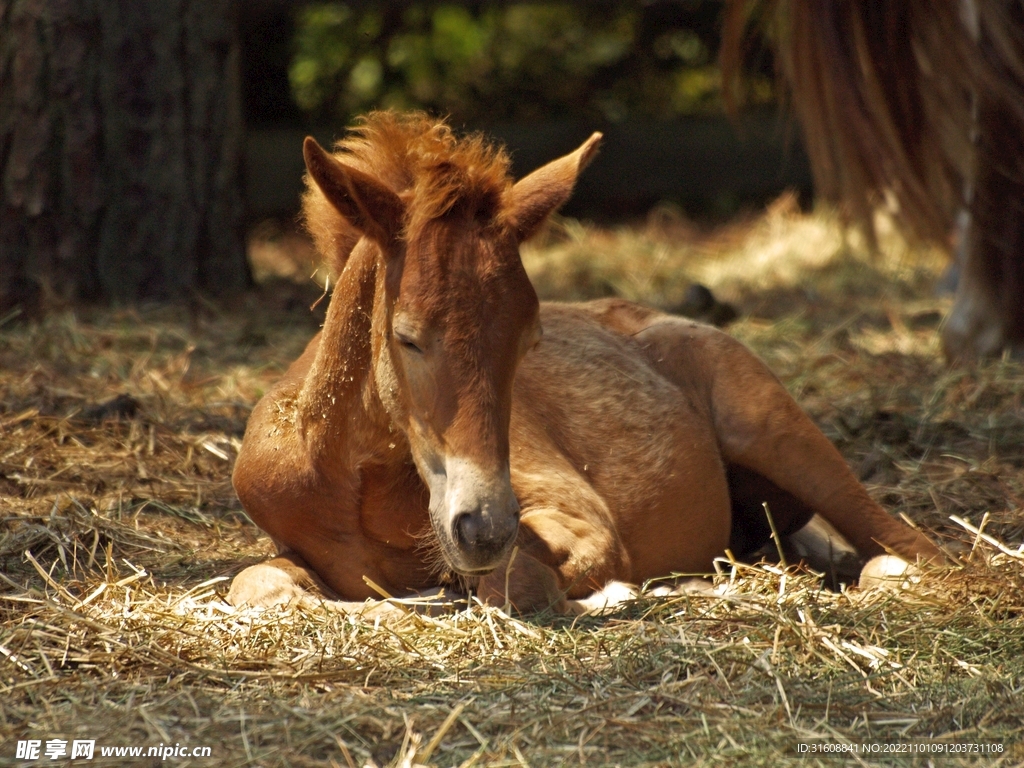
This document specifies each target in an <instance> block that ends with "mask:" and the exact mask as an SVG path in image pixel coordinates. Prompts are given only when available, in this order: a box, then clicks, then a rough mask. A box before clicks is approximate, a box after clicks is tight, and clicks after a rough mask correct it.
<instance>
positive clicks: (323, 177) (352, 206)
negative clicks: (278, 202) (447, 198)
mask: <svg viewBox="0 0 1024 768" xmlns="http://www.w3.org/2000/svg"><path fill="white" fill-rule="evenodd" d="M302 156H303V158H304V159H305V160H306V170H307V171H309V175H310V177H311V178H312V179H313V181H315V182H316V185H317V186H318V187H319V188H320V191H321V192H323V194H324V197H326V198H327V200H328V201H329V202H330V203H331V205H333V206H334V207H335V208H337V209H338V212H339V213H340V214H341V215H342V216H344V217H345V218H346V219H348V221H349V223H350V224H352V226H354V227H355V228H356V229H358V230H359V231H360V232H362V233H363V234H364V235H366V236H367V237H370V238H372V239H374V240H376V241H377V242H378V243H380V244H381V245H386V244H388V243H389V242H391V240H393V239H395V238H396V237H398V236H399V235H400V234H401V231H402V221H403V219H404V217H405V204H404V203H403V202H402V201H401V199H400V198H399V197H398V195H396V194H395V193H394V192H392V191H391V189H390V188H389V187H387V186H385V185H384V184H382V183H381V182H379V181H378V180H377V179H375V178H374V177H373V176H370V175H369V174H367V173H363V172H362V171H360V170H358V169H356V168H353V167H352V166H350V165H345V163H342V162H341V161H340V160H338V159H337V158H335V157H334V156H333V155H330V154H328V153H327V152H326V151H325V150H324V148H323V147H321V146H320V145H319V144H317V143H316V139H314V138H313V137H312V136H307V137H306V140H305V141H304V142H303V143H302Z"/></svg>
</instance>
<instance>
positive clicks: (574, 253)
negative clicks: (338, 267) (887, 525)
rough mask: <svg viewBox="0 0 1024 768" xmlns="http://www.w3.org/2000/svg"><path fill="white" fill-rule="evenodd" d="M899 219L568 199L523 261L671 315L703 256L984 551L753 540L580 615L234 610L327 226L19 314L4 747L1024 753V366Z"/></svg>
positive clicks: (928, 507)
mask: <svg viewBox="0 0 1024 768" xmlns="http://www.w3.org/2000/svg"><path fill="white" fill-rule="evenodd" d="M882 233H883V237H882V241H881V246H882V247H881V253H880V254H876V255H873V256H872V255H868V254H867V252H866V248H865V246H864V244H863V242H862V240H861V239H860V238H859V237H857V236H856V235H855V234H850V233H845V232H844V231H843V230H842V229H841V228H840V227H839V226H838V225H837V223H836V220H835V218H834V217H833V216H832V215H831V214H830V213H828V212H827V211H826V212H818V213H814V214H804V213H801V212H800V211H799V210H798V209H797V208H796V206H795V204H794V202H793V201H792V199H790V198H782V199H780V200H779V201H778V202H776V203H775V204H774V205H773V206H771V207H770V208H769V209H768V210H767V211H765V212H764V213H763V214H760V215H757V216H750V217H747V218H745V219H743V220H741V221H737V222H736V223H734V224H732V225H730V226H728V227H722V228H719V229H714V230H707V229H703V228H701V227H698V226H696V225H693V224H692V223H690V222H688V221H686V220H685V219H684V218H683V217H681V216H680V215H679V214H678V213H677V212H675V211H673V210H672V209H669V208H665V209H662V210H659V211H656V212H655V213H654V214H652V215H651V217H650V220H649V221H648V222H646V223H642V224H639V225H637V226H633V227H622V228H617V229H601V228H598V227H594V226H589V225H586V224H581V223H579V222H576V221H572V220H558V221H556V222H555V223H554V224H553V225H552V226H551V227H550V228H549V230H548V231H547V232H546V233H545V234H544V235H543V236H542V237H541V238H539V239H538V242H536V243H534V244H531V245H529V246H528V247H526V248H524V262H525V263H526V265H527V268H528V270H529V272H530V274H531V276H532V277H533V279H534V282H535V285H536V286H537V288H538V292H539V293H540V294H541V296H542V298H547V299H568V300H578V299H586V298H593V297H597V296H604V295H620V296H624V297H626V298H630V299H635V300H639V301H644V302H646V303H650V304H653V305H655V306H660V307H662V308H665V309H669V310H674V309H679V308H680V307H682V306H683V305H684V304H685V301H686V297H687V289H688V288H689V287H690V286H691V285H692V284H693V283H694V282H700V283H702V284H704V285H707V286H709V287H710V288H711V289H712V290H713V291H714V292H715V295H716V296H717V297H718V299H720V300H722V301H725V302H728V303H729V304H730V305H731V306H732V307H734V308H735V309H736V310H737V312H738V315H739V317H738V319H737V320H735V321H734V322H733V323H732V324H731V325H730V326H729V328H728V330H729V332H730V333H732V334H733V335H735V336H736V337H737V338H739V339H741V340H742V341H744V342H745V343H746V344H748V345H749V346H751V347H752V348H753V349H754V350H755V351H756V352H757V353H758V354H759V355H761V356H762V357H763V358H764V359H765V360H766V362H767V363H768V364H769V365H770V366H771V367H772V369H773V370H774V371H775V372H776V373H777V374H778V375H779V377H780V378H781V379H782V380H783V382H784V383H785V385H786V386H787V387H788V389H789V390H790V392H792V393H793V395H794V396H795V397H796V398H797V400H798V401H799V402H800V403H801V405H802V406H803V407H804V408H805V410H807V411H808V413H810V415H811V416H812V417H813V418H814V420H815V421H816V422H817V423H818V424H819V426H820V427H821V428H822V430H823V431H824V432H825V433H826V434H827V435H828V436H829V437H830V438H831V439H832V440H833V441H834V442H835V443H836V445H837V446H838V447H839V449H840V451H841V452H842V453H843V454H844V456H845V457H846V458H847V460H848V461H849V463H850V464H851V466H852V467H853V468H854V470H855V472H856V473H857V474H858V475H859V477H860V478H861V479H862V480H863V481H864V483H865V484H866V485H867V487H868V489H869V491H870V492H871V494H872V495H873V496H874V497H875V498H876V499H877V500H878V501H879V502H880V503H882V504H883V505H884V506H885V507H886V508H887V509H888V510H890V511H891V512H892V514H894V515H901V516H903V517H905V518H906V519H907V520H909V521H910V522H911V523H913V524H915V525H918V526H920V527H922V528H924V529H925V530H927V531H928V532H930V534H931V535H932V536H934V538H935V539H936V540H937V541H939V542H941V543H942V544H943V545H944V546H946V547H947V549H948V551H949V552H950V553H951V554H953V555H954V556H955V557H956V558H958V563H959V564H958V566H957V568H956V569H954V570H953V571H951V572H949V573H946V574H942V575H937V576H934V577H931V578H928V579H925V580H924V581H923V582H922V583H920V584H918V585H911V586H910V587H909V588H908V589H906V590H904V591H902V592H892V591H879V592H861V591H858V590H856V589H848V590H844V591H840V592H833V591H828V590H824V589H823V588H822V587H821V583H820V579H818V578H817V577H816V576H815V575H814V574H811V573H808V572H806V571H802V570H800V569H798V568H790V569H788V570H784V569H781V568H779V567H777V566H773V565H760V566H742V565H738V564H737V565H730V564H729V563H727V562H726V563H723V564H722V565H721V569H720V573H719V575H718V576H717V577H716V579H715V584H716V592H715V594H712V595H693V596H687V597H675V598H657V597H651V596H645V597H641V598H640V599H638V600H636V601H633V602H630V603H628V604H626V605H624V606H623V607H621V608H620V609H618V610H616V611H615V612H613V613H611V614H609V615H605V616H599V617H585V618H582V619H578V620H576V621H571V620H568V619H561V618H556V617H551V616H539V617H514V616H508V615H506V614H504V613H503V612H501V611H499V610H497V609H491V608H484V607H481V606H474V608H473V609H472V610H471V611H469V612H466V613H462V614H459V615H455V616H447V617H440V618H429V617H424V616H417V615H410V616H408V617H406V618H404V619H402V620H401V621H399V622H397V623H384V624H382V623H379V622H374V621H373V620H364V619H361V618H358V617H353V616H343V615H338V614H336V613H332V612H330V611H327V610H323V609H310V610H305V611H302V610H297V609H291V610H289V609H281V610H273V611H258V610H251V609H250V610H243V611H237V610H235V609H233V608H231V607H230V606H228V605H226V604H225V603H224V601H223V596H224V594H225V593H226V587H227V583H228V580H229V579H230V578H231V576H232V575H233V574H234V573H236V572H237V571H238V570H239V569H240V568H242V567H244V566H245V565H248V564H251V563H255V562H258V561H259V560H260V559H262V558H264V557H265V556H266V555H267V554H269V553H270V552H271V545H270V542H269V541H268V539H267V538H266V537H265V536H264V535H262V534H261V533H260V532H259V531H258V530H257V529H256V528H255V527H254V526H253V525H252V524H251V523H250V522H249V521H248V519H247V518H246V516H245V514H244V513H243V511H242V509H241V507H240V505H239V503H238V501H237V499H236V498H235V496H234V493H233V491H232V488H231V483H230V472H231V467H232V462H233V461H234V457H235V455H236V453H237V450H238V447H239V445H240V441H241V438H242V435H243V433H244V429H245V423H246V418H247V416H248V414H249V412H250V410H251V408H252V407H253V405H254V404H255V402H256V401H257V400H258V398H259V397H260V396H261V394H262V393H263V392H264V391H265V390H266V389H267V388H268V386H270V384H271V383H272V382H273V381H274V380H275V378H276V377H277V376H279V375H280V373H281V371H282V370H283V369H284V367H285V366H286V365H287V364H288V362H290V361H291V360H292V359H293V358H294V357H295V356H297V355H298V353H299V352H300V351H301V349H302V348H303V346H304V345H305V343H306V341H308V339H309V337H310V336H311V335H312V334H313V333H314V332H315V330H316V328H317V327H318V324H319V322H320V318H321V317H322V310H323V306H324V303H325V302H324V303H321V304H320V305H319V306H318V307H317V309H316V310H315V311H310V309H309V305H310V304H312V303H313V302H314V301H315V300H316V298H317V296H318V295H319V293H320V289H319V287H318V286H317V285H316V284H315V283H314V282H313V281H311V280H309V279H308V276H309V275H310V274H312V273H313V267H312V266H311V265H310V264H309V259H310V254H309V252H308V250H307V247H306V246H305V245H304V244H303V243H302V241H301V240H300V239H296V238H295V236H294V234H293V233H290V232H288V231H286V230H282V229H280V228H275V227H274V226H271V225H267V226H264V227H262V228H261V229H259V230H257V232H256V236H255V239H254V240H253V243H252V251H253V252H254V253H257V254H258V255H257V259H258V261H259V264H258V265H257V266H258V267H259V269H258V270H257V271H258V274H259V276H260V277H261V279H263V280H264V281H265V282H264V283H263V284H262V285H261V287H260V289H259V290H258V291H256V292H254V293H252V294H251V295H249V296H247V297H243V298H240V299H238V300H236V301H235V302H233V303H232V304H230V305H225V306H221V305H214V304H212V303H207V302H205V301H203V300H201V299H197V300H196V301H195V302H194V303H193V305H192V306H190V307H178V308H166V307H140V308H133V309H121V310H102V311H100V310H89V309H67V310H64V311H57V312H54V313H51V314H50V315H48V316H47V317H46V318H45V319H44V320H42V321H41V322H34V323H21V322H19V318H16V317H8V318H0V517H2V526H0V579H2V584H0V611H2V617H3V619H2V624H0V765H8V764H9V765H26V764H32V763H31V761H29V762H26V761H25V760H23V759H18V755H17V750H18V748H19V746H18V745H19V742H27V741H28V740H30V739H35V740H39V742H40V754H41V758H40V760H39V762H45V763H46V764H72V765H76V764H79V763H80V762H85V761H84V760H83V759H81V758H77V759H74V760H70V754H71V749H72V744H73V742H74V740H95V750H96V752H95V759H96V760H97V761H99V762H104V761H105V764H111V765H113V764H117V765H121V764H124V765H157V764H176V765H224V766H235V765H237V766H250V765H251V766H304V765H341V766H349V765H358V766H363V765H378V766H383V765H386V764H390V765H396V766H397V765H402V766H413V765H421V764H422V765H439V766H458V765H463V766H468V765H488V766H498V765H533V766H544V765H563V764H581V765H582V764H592V765H678V764H691V763H692V764H699V765H704V764H729V765H731V764H735V763H744V764H765V765H767V764H771V765H778V764H784V763H786V762H789V761H793V762H799V763H800V764H801V765H813V764H818V763H825V762H834V757H835V754H836V752H835V751H836V750H845V752H842V753H841V754H842V755H843V756H844V759H845V760H846V761H849V762H854V761H857V762H862V761H867V762H878V761H879V760H882V761H883V762H885V763H887V764H893V763H895V764H903V763H907V764H910V763H914V764H918V763H920V764H924V763H925V762H927V761H929V760H934V761H937V760H938V759H939V757H937V756H941V759H942V760H943V762H944V763H950V761H952V763H951V764H960V763H972V762H984V763H986V764H1005V765H1020V764H1024V736H1022V725H1021V724H1022V723H1024V704H1022V702H1024V661H1022V660H1024V619H1022V610H1024V591H1022V588H1024V545H1022V542H1024V406H1022V393H1024V366H1022V365H1021V364H1019V363H1016V362H1013V361H1010V360H994V361H988V362H984V363H982V364H979V365H977V366H975V367H971V368H965V367H958V368H951V367H948V366H947V365H946V363H945V362H944V361H943V360H942V357H941V351H940V347H939V343H938V333H937V329H938V327H939V323H940V321H941V317H942V316H943V313H944V312H945V311H946V309H947V308H948V306H949V303H950V299H949V297H948V296H941V295H937V293H936V286H937V284H938V283H939V281H940V279H941V275H942V271H943V269H944V266H945V264H944V261H943V259H942V257H941V255H940V254H937V253H935V252H933V251H930V250H927V249H923V248H918V247H910V246H907V245H906V244H905V243H903V242H902V241H901V240H900V239H899V238H898V237H896V236H895V235H894V234H891V233H887V231H886V230H885V227H884V222H883V227H882ZM275 276H276V277H275ZM296 281H297V282H296ZM979 531H980V532H979ZM53 740H63V741H66V742H67V754H66V756H64V757H59V758H58V760H60V761H63V762H58V760H53V761H51V760H50V759H49V758H48V757H47V755H46V753H45V750H46V748H47V746H48V744H47V742H48V741H53ZM801 744H803V745H812V746H806V747H801ZM887 744H889V745H892V744H895V745H902V746H897V747H895V748H899V749H902V750H904V751H901V752H896V753H892V752H889V753H886V752H884V750H885V749H887V747H886V746H885V745H887ZM158 745H159V747H160V748H161V749H162V748H163V747H172V746H174V745H177V747H178V751H177V752H176V753H174V754H171V756H169V757H167V758H163V757H159V756H150V757H146V756H145V752H146V750H147V749H148V748H150V747H157V746H158ZM59 747H60V745H59V744H56V745H55V746H54V749H57V750H58V751H59ZM101 747H107V748H131V747H142V748H143V753H142V756H136V757H132V756H130V755H127V754H122V755H121V756H106V757H104V756H102V755H101V752H100V749H101ZM194 747H200V748H205V747H209V748H210V756H209V757H193V756H191V753H189V754H188V755H186V754H184V753H183V751H182V750H183V749H185V748H188V749H189V750H191V749H192V748H194ZM24 748H25V747H24V745H23V746H22V749H24ZM889 748H890V749H892V748H893V747H889ZM802 749H805V751H801V750H802ZM826 749H827V750H832V751H829V752H823V751H817V752H815V751H812V750H826ZM854 750H855V751H854ZM912 750H916V751H912ZM69 761H70V762H69Z"/></svg>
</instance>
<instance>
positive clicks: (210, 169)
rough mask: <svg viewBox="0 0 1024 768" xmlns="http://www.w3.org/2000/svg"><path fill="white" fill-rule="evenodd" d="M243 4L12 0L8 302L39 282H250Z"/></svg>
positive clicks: (175, 286)
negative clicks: (240, 27)
mask: <svg viewBox="0 0 1024 768" xmlns="http://www.w3.org/2000/svg"><path fill="white" fill-rule="evenodd" d="M236 11H237V9H236V5H235V2H234V0H0V298H2V297H3V295H4V294H7V296H8V300H7V302H6V303H7V304H11V303H12V301H13V300H17V299H18V297H19V295H20V294H21V293H23V292H24V291H25V290H28V291H29V292H30V293H31V292H32V291H33V290H35V291H36V292H37V293H42V294H43V295H45V296H48V297H51V298H54V299H57V300H73V299H85V300H100V301H115V302H133V301H139V300H144V299H157V300H174V299H180V298H182V297H186V296H188V295H190V294H192V293H194V292H196V291H199V292H204V293H212V294H216V293H221V292H224V291H226V290H231V289H234V288H241V287H244V286H245V285H247V284H248V280H249V277H248V269H247V266H246V262H245V255H244V248H243V241H242V233H241V225H242V214H243V210H242V200H241V159H242V148H243V147H242V143H243V127H242V118H241V105H240V103H239V102H240V83H239V43H238V35H237V24H236ZM34 286H35V287H34ZM40 288H41V291H40Z"/></svg>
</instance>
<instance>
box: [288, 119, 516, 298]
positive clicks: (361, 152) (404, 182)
mask: <svg viewBox="0 0 1024 768" xmlns="http://www.w3.org/2000/svg"><path fill="white" fill-rule="evenodd" d="M334 156H335V157H336V158H337V159H338V160H340V161H341V162H343V163H345V164H346V165H350V166H352V167H354V168H356V169H358V170H360V171H363V172H365V173H368V174H371V175H372V176H374V177H375V178H377V179H378V180H380V181H382V182H383V183H385V184H387V185H388V186H389V187H391V189H392V190H393V191H394V192H396V193H397V194H398V195H399V196H400V197H401V198H402V199H403V200H404V201H405V202H406V204H407V205H408V210H409V214H408V217H407V220H406V223H405V226H406V231H407V232H409V231H413V230H415V229H416V228H418V227H419V226H421V225H422V224H423V223H424V222H426V221H430V220H433V219H437V218H439V217H442V216H445V215H446V214H449V213H455V212H462V213H464V214H465V215H467V216H470V217H473V218H476V219H477V220H481V221H488V220H492V219H494V218H495V217H497V215H498V214H499V212H500V210H501V206H502V203H503V202H504V200H505V198H506V196H507V194H508V193H509V190H511V188H512V179H511V178H510V177H509V165H510V163H509V159H508V155H507V154H506V153H505V151H504V150H503V149H502V148H500V147H497V146H494V145H492V144H489V143H488V142H487V141H486V140H485V139H484V138H483V137H482V136H481V135H478V134H474V135H472V136H468V137H464V138H457V137H456V136H455V135H454V133H453V132H452V130H451V128H449V127H448V125H447V124H446V123H445V122H444V121H443V120H437V119H434V118H431V117H429V116H428V115H426V114H424V113H422V112H413V113H398V112H391V111H380V112H371V113H370V114H368V115H366V116H364V117H362V118H360V119H359V121H358V122H357V124H356V125H355V127H353V128H352V129H350V131H349V134H348V136H346V137H345V138H344V139H342V140H341V141H339V142H337V144H335V146H334ZM302 216H303V220H304V222H305V225H306V229H307V230H308V231H309V233H310V235H312V237H313V240H314V242H315V244H316V248H317V251H318V252H319V253H320V255H321V256H322V257H323V258H324V260H325V261H326V263H327V266H328V269H329V270H330V273H331V276H332V279H334V278H336V277H337V276H338V275H339V274H340V273H341V270H342V269H343V268H344V266H345V262H346V261H347V260H348V257H349V254H350V253H351V252H352V249H353V248H354V247H355V244H356V243H357V242H358V241H359V238H360V233H359V232H358V231H356V230H355V229H354V228H353V227H352V226H351V225H350V224H349V223H348V222H347V221H346V220H345V219H344V218H343V217H342V216H341V214H339V213H338V211H337V210H336V209H335V208H334V206H332V205H331V204H330V203H329V202H328V201H327V199H326V198H325V197H324V195H323V193H322V192H321V191H320V188H319V187H318V186H317V185H316V182H314V181H313V180H312V179H311V178H310V176H309V174H308V173H307V174H306V192H305V194H304V195H303V199H302Z"/></svg>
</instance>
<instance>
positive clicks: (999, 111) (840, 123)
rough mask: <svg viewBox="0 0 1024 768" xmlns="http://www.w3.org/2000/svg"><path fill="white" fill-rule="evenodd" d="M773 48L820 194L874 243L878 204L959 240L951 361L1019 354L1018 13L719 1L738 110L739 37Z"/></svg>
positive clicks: (987, 3) (989, 6) (1022, 284)
mask: <svg viewBox="0 0 1024 768" xmlns="http://www.w3.org/2000/svg"><path fill="white" fill-rule="evenodd" d="M752 28H758V29H759V31H760V32H762V33H763V34H764V36H765V38H766V39H767V40H768V41H769V44H770V46H771V48H772V51H773V54H774V57H775V68H776V71H777V74H778V77H779V80H780V81H781V83H782V84H783V86H784V93H785V96H786V98H787V99H788V100H789V102H790V103H791V105H792V107H793V110H794V111H795V113H796V115H797V117H798V119H799V121H800V123H801V125H802V127H803V135H804V141H805V144H806V147H807V151H808V155H809V157H810V161H811V166H812V169H813V171H814V177H815V183H816V187H817V193H818V194H819V195H820V196H822V197H823V198H826V199H831V200H833V201H836V202H839V203H841V204H842V206H843V210H844V212H845V214H846V215H847V216H848V217H849V220H850V221H851V222H852V223H854V224H857V225H860V226H861V227H862V229H863V230H864V231H865V232H866V233H867V234H868V236H869V238H871V239H872V240H873V239H874V229H873V214H874V210H875V208H876V207H877V206H878V205H879V204H880V203H882V202H888V203H889V208H890V209H891V210H892V212H893V215H894V217H895V219H896V220H897V222H898V223H899V224H901V225H902V228H903V230H904V231H905V232H906V233H908V234H909V235H910V236H912V237H915V238H919V239H922V240H925V241H930V242H934V243H939V244H943V245H946V244H948V240H949V234H950V231H951V228H952V225H953V222H954V220H955V219H956V218H957V214H958V212H959V211H960V210H961V209H962V208H966V211H967V213H968V214H969V217H970V221H971V226H970V227H969V228H968V233H967V235H966V236H967V240H966V243H965V246H966V247H965V248H964V249H963V253H964V258H963V259H962V263H961V265H960V266H961V270H962V276H961V281H960V285H959V287H958V291H957V299H956V304H955V307H954V309H953V311H952V313H951V315H950V317H949V318H948V319H947V323H946V326H945V328H944V330H943V343H944V346H945V349H946V354H947V356H948V357H949V358H950V359H951V360H956V359H959V358H970V357H975V356H983V355H994V354H999V353H1001V352H1002V350H1003V349H1004V348H1007V347H1008V348H1010V349H1011V350H1012V351H1013V352H1015V353H1016V354H1021V353H1024V215H1022V214H1024V7H1022V5H1021V3H1019V2H1016V1H1015V0H960V2H938V1H937V0H936V1H934V2H932V1H931V0H877V1H873V2H869V3H861V2H855V1H854V0H729V3H728V5H727V7H726V14H725V23H724V34H723V44H722V51H721V63H722V68H723V79H724V82H725V83H726V86H727V87H726V96H727V100H728V101H727V103H729V104H730V105H731V107H732V108H735V103H736V99H737V90H738V89H737V83H738V82H739V72H740V68H741V65H742V61H743V58H744V54H745V50H744V49H745V45H746V40H747V35H748V32H749V31H750V30H751V29H752Z"/></svg>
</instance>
